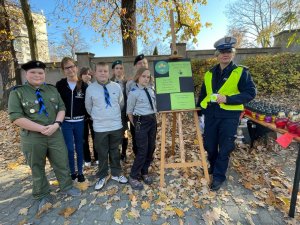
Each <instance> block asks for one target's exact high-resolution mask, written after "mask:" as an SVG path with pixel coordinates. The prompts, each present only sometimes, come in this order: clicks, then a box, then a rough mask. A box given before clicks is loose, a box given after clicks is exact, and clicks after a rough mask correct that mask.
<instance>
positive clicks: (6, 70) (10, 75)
mask: <svg viewBox="0 0 300 225" xmlns="http://www.w3.org/2000/svg"><path fill="white" fill-rule="evenodd" d="M0 31H2V32H1V33H0V73H1V78H2V84H1V85H2V90H1V92H2V91H3V96H2V100H1V99H0V108H1V109H3V108H6V106H7V101H8V95H9V90H10V88H11V87H12V86H13V85H15V83H16V81H15V68H17V60H16V53H15V50H14V46H13V36H12V35H11V30H10V24H9V17H8V13H7V11H6V8H5V1H4V0H0Z"/></svg>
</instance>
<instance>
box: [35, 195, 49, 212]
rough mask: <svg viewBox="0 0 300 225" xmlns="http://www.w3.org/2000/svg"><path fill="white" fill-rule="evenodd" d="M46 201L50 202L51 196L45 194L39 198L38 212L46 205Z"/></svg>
mask: <svg viewBox="0 0 300 225" xmlns="http://www.w3.org/2000/svg"><path fill="white" fill-rule="evenodd" d="M47 203H50V204H52V201H51V198H50V196H49V195H47V196H46V197H44V198H42V199H40V200H39V208H38V212H40V211H41V210H42V209H43V208H44V207H45V206H46V204H47Z"/></svg>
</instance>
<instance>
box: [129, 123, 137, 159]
mask: <svg viewBox="0 0 300 225" xmlns="http://www.w3.org/2000/svg"><path fill="white" fill-rule="evenodd" d="M129 129H130V133H131V139H132V151H133V153H134V155H136V153H137V146H136V140H135V128H134V126H133V125H132V124H131V123H130V127H129Z"/></svg>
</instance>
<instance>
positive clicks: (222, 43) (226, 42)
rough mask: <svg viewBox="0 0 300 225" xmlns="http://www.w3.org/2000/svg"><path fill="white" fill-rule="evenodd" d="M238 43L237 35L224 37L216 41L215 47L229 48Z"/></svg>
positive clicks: (220, 48)
mask: <svg viewBox="0 0 300 225" xmlns="http://www.w3.org/2000/svg"><path fill="white" fill-rule="evenodd" d="M235 43H236V38H235V37H223V38H221V39H220V40H218V41H216V42H215V44H214V47H215V48H216V49H217V50H221V51H222V50H227V49H232V48H234V46H233V45H234V44H235Z"/></svg>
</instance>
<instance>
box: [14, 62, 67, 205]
mask: <svg viewBox="0 0 300 225" xmlns="http://www.w3.org/2000/svg"><path fill="white" fill-rule="evenodd" d="M45 67H46V66H45V64H44V63H42V62H40V61H30V62H28V63H26V64H24V65H23V66H22V68H23V69H24V70H26V71H27V70H30V69H34V68H41V69H45ZM38 89H39V93H40V95H41V99H42V100H43V105H44V107H45V108H44V109H45V110H44V111H41V106H42V105H41V103H40V102H39V100H38V98H37V95H36V91H37V88H35V87H34V86H32V85H30V84H29V83H25V84H24V85H21V86H17V87H15V88H14V89H13V90H12V91H11V93H10V96H9V101H8V113H9V118H10V120H11V121H12V122H13V121H15V120H17V119H20V118H26V119H28V120H30V121H33V122H35V123H38V124H40V125H44V126H47V125H50V124H53V123H55V120H56V116H57V113H58V112H59V111H64V110H65V106H64V103H63V101H62V99H61V97H60V95H59V93H58V92H57V90H56V88H55V87H54V86H52V85H49V84H46V83H44V84H42V85H41V86H40V87H39V88H38ZM20 136H21V149H22V151H23V153H24V155H25V158H26V161H27V163H28V165H29V166H30V168H31V171H32V182H33V188H32V194H33V197H34V198H35V199H38V200H40V199H42V198H44V197H46V196H48V195H49V193H50V188H49V183H48V181H47V178H46V174H45V164H46V157H48V159H49V161H50V163H51V165H52V167H53V170H54V173H55V175H56V177H57V179H58V181H59V185H60V189H61V190H62V191H67V190H70V189H71V188H72V180H71V178H70V176H69V173H70V171H69V167H68V155H67V149H66V145H65V142H64V138H63V135H62V132H61V130H60V129H57V130H56V131H55V132H54V133H53V134H52V135H51V136H46V135H43V134H41V133H39V132H34V131H30V130H25V129H23V128H21V132H20Z"/></svg>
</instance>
